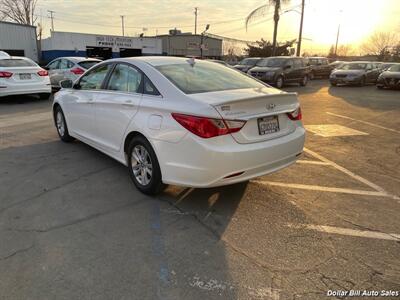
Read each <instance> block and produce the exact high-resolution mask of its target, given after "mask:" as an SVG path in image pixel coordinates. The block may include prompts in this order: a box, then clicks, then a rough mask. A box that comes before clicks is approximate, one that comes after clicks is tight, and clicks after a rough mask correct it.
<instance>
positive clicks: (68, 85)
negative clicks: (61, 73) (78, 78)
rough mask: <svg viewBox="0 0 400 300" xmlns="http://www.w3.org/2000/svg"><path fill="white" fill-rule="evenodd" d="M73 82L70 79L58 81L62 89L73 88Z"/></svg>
mask: <svg viewBox="0 0 400 300" xmlns="http://www.w3.org/2000/svg"><path fill="white" fill-rule="evenodd" d="M73 84H74V83H73V82H72V80H71V79H65V80H61V81H60V87H61V88H63V89H70V88H72V86H73Z"/></svg>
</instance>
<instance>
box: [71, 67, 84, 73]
mask: <svg viewBox="0 0 400 300" xmlns="http://www.w3.org/2000/svg"><path fill="white" fill-rule="evenodd" d="M71 72H72V73H74V74H75V75H82V74H83V73H85V70H82V69H81V68H78V67H76V68H73V69H72V70H71Z"/></svg>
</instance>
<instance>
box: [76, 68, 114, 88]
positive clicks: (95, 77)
mask: <svg viewBox="0 0 400 300" xmlns="http://www.w3.org/2000/svg"><path fill="white" fill-rule="evenodd" d="M110 68H111V64H106V65H102V66H100V67H98V68H95V69H94V70H91V71H90V72H88V73H87V74H85V75H84V76H82V77H81V79H80V80H79V86H80V88H81V89H82V90H99V89H101V85H102V83H103V81H104V78H106V76H107V73H108V71H109V70H110Z"/></svg>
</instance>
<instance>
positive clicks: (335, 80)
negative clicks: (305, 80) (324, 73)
mask: <svg viewBox="0 0 400 300" xmlns="http://www.w3.org/2000/svg"><path fill="white" fill-rule="evenodd" d="M329 81H330V82H331V83H334V84H348V85H352V84H360V82H361V77H356V78H329Z"/></svg>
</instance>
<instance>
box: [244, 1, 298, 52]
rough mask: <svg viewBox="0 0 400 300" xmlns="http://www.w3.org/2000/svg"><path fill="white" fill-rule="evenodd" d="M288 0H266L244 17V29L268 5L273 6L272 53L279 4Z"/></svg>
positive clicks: (261, 13) (262, 12)
mask: <svg viewBox="0 0 400 300" xmlns="http://www.w3.org/2000/svg"><path fill="white" fill-rule="evenodd" d="M289 1H290V0H268V3H267V4H264V5H262V6H260V7H258V8H256V9H255V10H253V11H252V12H251V13H250V14H249V15H248V16H247V18H246V21H245V24H246V29H247V26H248V24H249V23H250V22H251V21H253V20H254V19H256V18H258V17H260V16H262V15H263V14H264V13H265V12H266V11H267V10H268V8H269V7H270V6H272V5H273V6H274V37H273V40H272V55H275V49H276V38H277V35H278V23H279V16H280V14H279V13H280V10H281V6H282V4H283V3H287V2H289Z"/></svg>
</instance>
